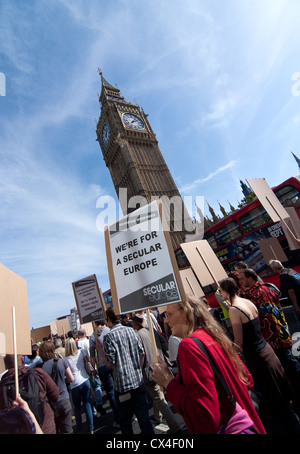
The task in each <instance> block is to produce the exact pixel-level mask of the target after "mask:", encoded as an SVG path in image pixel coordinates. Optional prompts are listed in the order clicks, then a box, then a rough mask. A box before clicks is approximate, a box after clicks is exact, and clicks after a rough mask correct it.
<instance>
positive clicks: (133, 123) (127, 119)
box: [123, 113, 145, 129]
mask: <svg viewBox="0 0 300 454" xmlns="http://www.w3.org/2000/svg"><path fill="white" fill-rule="evenodd" d="M123 121H124V123H125V124H126V125H127V126H129V127H130V128H132V129H144V128H145V125H144V122H143V121H142V120H141V119H140V118H139V117H136V116H135V115H133V114H131V113H124V114H123Z"/></svg>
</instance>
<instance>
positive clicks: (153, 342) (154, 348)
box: [146, 309, 158, 363]
mask: <svg viewBox="0 0 300 454" xmlns="http://www.w3.org/2000/svg"><path fill="white" fill-rule="evenodd" d="M146 313H147V321H148V328H149V332H150V337H151V342H152V348H153V353H154V358H155V362H156V363H157V361H158V355H157V348H156V342H155V337H154V332H153V325H152V320H151V315H150V309H147V310H146Z"/></svg>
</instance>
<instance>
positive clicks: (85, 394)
mask: <svg viewBox="0 0 300 454" xmlns="http://www.w3.org/2000/svg"><path fill="white" fill-rule="evenodd" d="M65 353H66V356H65V358H63V361H64V363H65V364H66V366H67V367H70V369H71V372H72V374H73V377H74V381H73V382H72V383H70V389H71V397H72V401H73V404H74V411H75V418H76V424H77V428H78V431H79V432H81V429H82V418H81V400H82V402H83V405H84V409H85V414H86V419H87V424H88V428H89V432H90V433H94V423H93V411H92V406H91V403H90V392H91V385H90V380H89V375H88V373H87V372H86V369H85V359H84V357H85V355H86V353H85V351H84V350H81V349H78V348H77V345H76V342H75V340H74V339H73V338H72V337H70V338H67V339H66V345H65Z"/></svg>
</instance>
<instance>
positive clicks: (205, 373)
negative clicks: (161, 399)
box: [166, 329, 266, 434]
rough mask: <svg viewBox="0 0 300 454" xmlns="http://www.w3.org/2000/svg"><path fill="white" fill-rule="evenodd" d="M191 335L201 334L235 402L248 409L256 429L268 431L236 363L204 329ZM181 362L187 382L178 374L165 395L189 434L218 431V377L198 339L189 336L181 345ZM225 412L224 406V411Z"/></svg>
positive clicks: (199, 336)
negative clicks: (237, 370) (216, 379)
mask: <svg viewBox="0 0 300 454" xmlns="http://www.w3.org/2000/svg"><path fill="white" fill-rule="evenodd" d="M192 336H193V337H198V338H199V339H200V340H201V341H202V342H203V343H204V344H205V346H206V348H207V350H208V351H209V352H210V354H211V356H212V358H213V359H214V361H215V363H216V365H217V367H218V368H219V371H220V372H221V374H222V375H223V377H224V379H225V381H226V383H227V386H228V387H229V389H230V391H231V393H232V394H233V396H234V398H235V400H236V402H238V404H239V405H240V406H241V407H242V408H243V409H245V410H246V411H247V412H248V415H249V416H250V418H251V419H252V421H253V423H254V426H255V428H256V429H257V430H258V431H259V432H260V433H262V434H265V433H266V431H265V429H264V427H263V424H262V422H261V420H260V418H259V417H258V415H257V413H256V410H255V409H254V407H253V404H252V401H251V399H250V396H249V391H248V387H247V385H245V384H243V383H242V382H241V381H240V380H239V378H238V376H237V373H236V370H235V366H234V364H233V363H232V362H231V361H230V360H229V359H228V357H227V356H226V355H225V353H224V351H223V350H222V349H221V347H220V346H219V345H218V344H217V343H216V341H214V340H213V339H212V337H211V336H210V335H209V334H208V333H207V332H206V331H205V330H204V329H197V330H196V331H194V333H193V334H192ZM178 362H179V365H180V371H181V376H182V380H183V383H184V385H182V384H180V380H179V373H178V374H177V376H176V378H175V379H174V380H171V382H170V383H169V385H168V386H167V390H166V391H167V394H166V398H167V399H168V400H169V401H170V402H171V403H172V405H173V406H174V408H175V410H176V411H177V412H178V413H179V414H181V415H182V417H183V418H184V421H185V423H186V426H187V428H188V431H189V433H191V434H215V433H217V430H218V428H219V426H220V422H221V412H220V405H219V400H218V394H217V389H216V387H215V376H214V373H213V371H212V368H211V366H210V363H209V360H208V359H207V357H206V355H204V353H203V352H202V351H201V350H200V349H199V347H198V346H197V345H196V344H195V342H194V341H193V340H192V339H189V338H188V337H187V338H184V339H182V341H181V342H180V344H179V348H178ZM248 374H249V372H248ZM249 376H250V374H249ZM224 411H225V408H223V412H222V414H223V413H224Z"/></svg>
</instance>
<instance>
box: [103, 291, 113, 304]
mask: <svg viewBox="0 0 300 454" xmlns="http://www.w3.org/2000/svg"><path fill="white" fill-rule="evenodd" d="M103 299H104V303H105V305H107V304H108V305H109V306H112V296H111V291H110V290H107V291H106V292H104V293H103ZM106 307H107V306H106Z"/></svg>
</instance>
